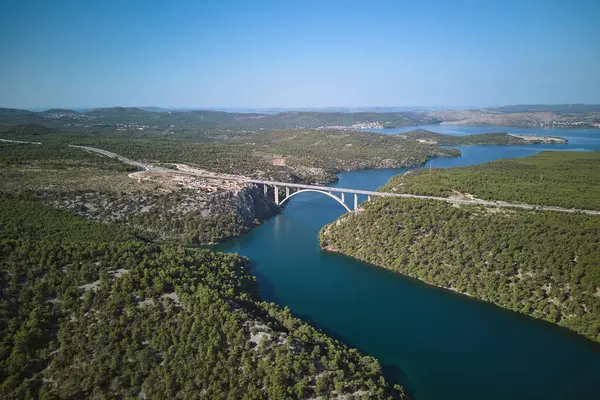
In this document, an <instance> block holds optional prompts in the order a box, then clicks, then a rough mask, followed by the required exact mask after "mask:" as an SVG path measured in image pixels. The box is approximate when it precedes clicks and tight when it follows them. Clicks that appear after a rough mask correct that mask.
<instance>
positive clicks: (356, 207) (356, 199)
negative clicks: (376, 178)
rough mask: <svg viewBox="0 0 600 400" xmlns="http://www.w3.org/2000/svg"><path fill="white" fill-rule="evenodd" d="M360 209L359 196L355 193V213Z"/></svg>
mask: <svg viewBox="0 0 600 400" xmlns="http://www.w3.org/2000/svg"><path fill="white" fill-rule="evenodd" d="M357 209H358V194H357V193H354V211H356V210H357Z"/></svg>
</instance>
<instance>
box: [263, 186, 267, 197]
mask: <svg viewBox="0 0 600 400" xmlns="http://www.w3.org/2000/svg"><path fill="white" fill-rule="evenodd" d="M263 187H264V189H265V196H266V195H267V185H263Z"/></svg>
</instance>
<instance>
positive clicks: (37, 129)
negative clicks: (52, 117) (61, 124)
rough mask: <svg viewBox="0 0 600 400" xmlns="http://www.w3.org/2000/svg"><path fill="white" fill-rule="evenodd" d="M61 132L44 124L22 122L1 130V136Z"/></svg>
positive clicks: (40, 134) (41, 134) (28, 135)
mask: <svg viewBox="0 0 600 400" xmlns="http://www.w3.org/2000/svg"><path fill="white" fill-rule="evenodd" d="M57 133H59V131H58V130H56V129H53V128H48V127H47V126H43V125H40V124H33V123H27V124H21V125H16V126H12V127H10V128H8V129H5V130H3V131H0V135H1V136H11V137H15V138H16V137H19V138H22V137H31V136H44V135H51V134H57Z"/></svg>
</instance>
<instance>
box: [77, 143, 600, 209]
mask: <svg viewBox="0 0 600 400" xmlns="http://www.w3.org/2000/svg"><path fill="white" fill-rule="evenodd" d="M69 146H70V147H76V148H80V149H83V150H86V151H92V152H95V153H98V154H102V155H104V156H106V157H113V158H117V159H119V160H120V161H122V162H124V163H126V164H130V165H134V166H136V167H138V168H141V169H145V170H147V171H155V172H171V173H173V172H177V173H178V174H185V175H192V176H196V177H199V178H206V179H222V180H229V181H237V182H247V183H253V184H260V185H270V186H278V187H290V188H297V189H312V190H320V191H323V192H337V193H356V194H362V195H367V196H379V197H401V198H407V199H421V200H434V201H443V202H445V203H450V204H464V205H478V206H486V207H506V208H521V209H525V210H535V211H557V212H567V213H583V214H589V215H600V211H596V210H581V209H577V208H563V207H555V206H543V205H536V204H526V203H509V202H505V201H488V200H480V199H472V200H461V199H451V198H447V197H436V196H424V195H418V194H408V193H390V192H374V191H369V190H356V189H346V188H339V187H329V186H319V185H303V184H299V183H288V182H276V181H263V180H258V179H250V178H246V177H242V176H235V175H220V174H198V173H194V172H190V171H180V170H172V169H167V168H162V167H156V166H153V165H149V164H144V163H141V162H139V161H134V160H130V159H129V158H126V157H123V156H120V155H118V154H115V153H112V152H110V151H106V150H102V149H97V148H95V147H89V146H75V145H69Z"/></svg>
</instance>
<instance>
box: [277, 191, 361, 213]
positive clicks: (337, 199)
mask: <svg viewBox="0 0 600 400" xmlns="http://www.w3.org/2000/svg"><path fill="white" fill-rule="evenodd" d="M303 192H315V193H321V194H324V195H325V196H329V197H331V198H332V199H335V201H337V202H338V203H340V204H341V205H342V206H344V208H345V209H346V210H348V212H352V210H351V209H350V208H349V207H348V206H347V205H346V203H344V202H343V201H342V200H341V199H340V198H339V197H337V196H334V195H332V194H331V193H329V192H325V191H323V190H315V189H301V190H298V191H297V192H294V193H292V194H290V195H289V196H287V197H286V198H285V199H283V200H282V201H281V202H280V203H279V204H280V205H281V204H283V203H285V202H286V201H288V200H289V199H290V198H292V197H294V196H295V195H297V194H298V193H303Z"/></svg>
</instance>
